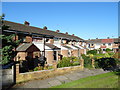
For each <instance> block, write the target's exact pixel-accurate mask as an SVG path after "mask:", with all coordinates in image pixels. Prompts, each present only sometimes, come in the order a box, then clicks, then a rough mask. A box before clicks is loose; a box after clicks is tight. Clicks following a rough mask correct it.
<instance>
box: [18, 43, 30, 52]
mask: <svg viewBox="0 0 120 90" xmlns="http://www.w3.org/2000/svg"><path fill="white" fill-rule="evenodd" d="M31 45H32V43H23V44H21V45H20V46H18V47H17V48H16V51H26V50H27V49H28V48H29V47H30V46H31Z"/></svg>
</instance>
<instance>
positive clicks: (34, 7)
mask: <svg viewBox="0 0 120 90" xmlns="http://www.w3.org/2000/svg"><path fill="white" fill-rule="evenodd" d="M2 12H3V13H5V15H6V16H5V20H8V21H13V22H18V23H24V21H25V20H26V21H29V22H30V25H31V26H36V27H40V28H42V27H44V26H47V27H48V29H49V30H53V31H56V30H60V32H62V33H65V32H68V33H69V34H75V35H77V36H79V37H81V38H83V39H89V38H90V39H94V38H107V37H110V38H116V37H117V36H118V3H117V2H26V3H25V2H18V3H17V2H16V3H15V2H4V3H2Z"/></svg>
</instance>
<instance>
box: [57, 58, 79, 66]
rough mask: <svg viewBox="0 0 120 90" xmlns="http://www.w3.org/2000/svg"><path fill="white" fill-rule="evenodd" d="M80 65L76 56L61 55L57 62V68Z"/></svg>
mask: <svg viewBox="0 0 120 90" xmlns="http://www.w3.org/2000/svg"><path fill="white" fill-rule="evenodd" d="M76 65H80V62H79V58H78V57H63V58H62V60H60V61H59V62H58V64H57V68H61V67H69V66H76Z"/></svg>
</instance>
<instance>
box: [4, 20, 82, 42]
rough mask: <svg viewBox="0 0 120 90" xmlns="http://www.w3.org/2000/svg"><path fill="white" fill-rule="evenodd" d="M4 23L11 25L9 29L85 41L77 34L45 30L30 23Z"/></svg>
mask: <svg viewBox="0 0 120 90" xmlns="http://www.w3.org/2000/svg"><path fill="white" fill-rule="evenodd" d="M3 25H6V26H10V28H9V30H15V31H22V32H28V33H36V34H44V35H53V36H54V37H57V38H64V39H72V40H82V41H83V39H81V38H79V37H77V36H72V35H69V34H68V35H67V34H64V33H58V32H55V31H51V30H45V29H42V28H38V27H33V26H28V25H24V24H20V23H15V22H11V21H6V20H5V21H4V22H3Z"/></svg>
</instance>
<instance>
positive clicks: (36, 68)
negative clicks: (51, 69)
mask: <svg viewBox="0 0 120 90" xmlns="http://www.w3.org/2000/svg"><path fill="white" fill-rule="evenodd" d="M42 69H43V67H41V66H39V67H35V68H34V71H38V70H42Z"/></svg>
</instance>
